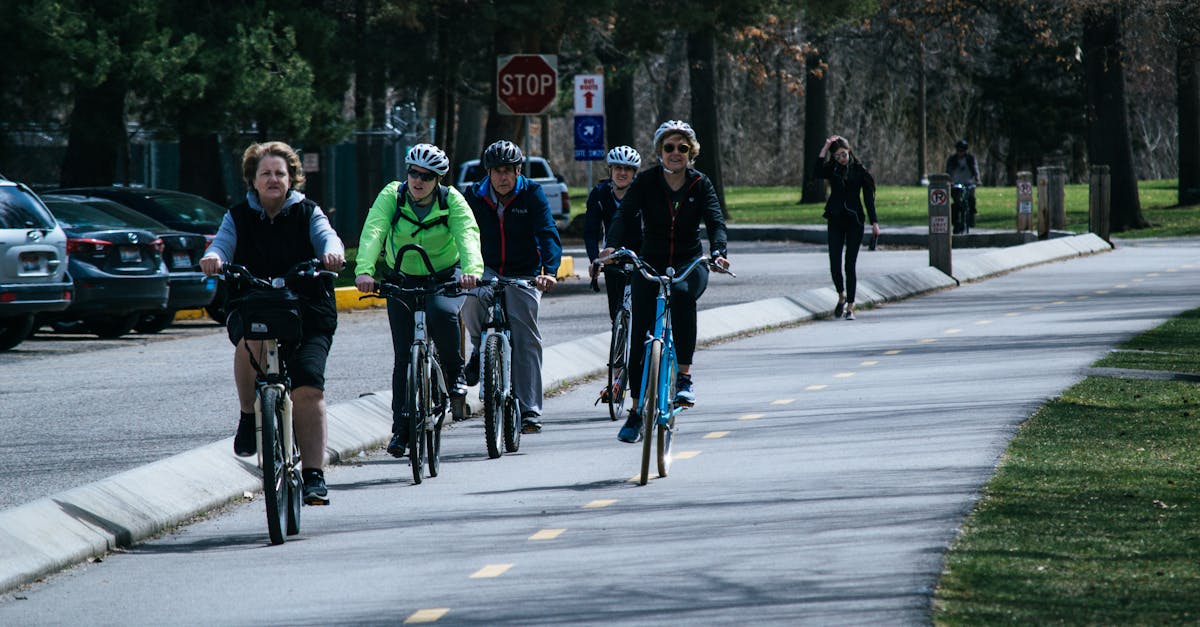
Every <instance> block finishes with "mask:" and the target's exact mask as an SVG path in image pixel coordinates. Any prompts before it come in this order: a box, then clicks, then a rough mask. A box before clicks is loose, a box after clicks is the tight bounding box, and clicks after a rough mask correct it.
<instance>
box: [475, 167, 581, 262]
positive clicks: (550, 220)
mask: <svg viewBox="0 0 1200 627" xmlns="http://www.w3.org/2000/svg"><path fill="white" fill-rule="evenodd" d="M490 186H491V183H490V181H489V179H488V178H486V177H485V178H484V179H483V180H482V181H480V182H478V183H476V184H475V185H473V186H471V188H470V189H468V190H467V193H466V194H465V195H466V197H467V204H469V205H471V211H473V212H474V213H475V222H477V223H478V224H479V243H480V248H481V249H482V251H483V265H485V266H487V267H488V268H491V269H492V270H494V271H495V272H496V273H498V274H500V275H501V276H536V275H539V274H548V275H550V276H555V275H557V274H558V265H559V263H560V262H561V260H562V242H561V241H559V239H558V227H556V226H555V225H554V217H553V216H552V215H551V214H550V203H549V202H548V201H547V200H546V194H545V193H544V192H542V186H541V185H538V184H537V183H535V182H533V181H531V180H529V179H527V178H525V177H524V176H518V177H517V184H516V187H515V188H514V189H513V196H512V198H510V199H509V200H508V203H507V204H505V206H504V212H503V217H501V214H500V211H499V207H498V206H497V205H496V203H495V202H493V201H492V197H491V189H490Z"/></svg>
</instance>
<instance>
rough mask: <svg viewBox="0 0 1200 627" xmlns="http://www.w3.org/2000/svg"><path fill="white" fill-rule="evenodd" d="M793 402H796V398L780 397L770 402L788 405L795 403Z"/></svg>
mask: <svg viewBox="0 0 1200 627" xmlns="http://www.w3.org/2000/svg"><path fill="white" fill-rule="evenodd" d="M795 402H796V399H794V398H781V399H779V400H774V401H771V404H772V405H789V404H791V403H795Z"/></svg>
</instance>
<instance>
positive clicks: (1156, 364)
mask: <svg viewBox="0 0 1200 627" xmlns="http://www.w3.org/2000/svg"><path fill="white" fill-rule="evenodd" d="M1181 345H1186V346H1191V347H1192V348H1186V349H1184V348H1181ZM1197 346H1200V311H1192V312H1188V313H1187V314H1184V315H1183V316H1180V317H1178V318H1176V319H1174V320H1172V321H1170V322H1168V323H1167V324H1165V325H1163V326H1162V327H1159V328H1157V329H1154V330H1152V331H1149V332H1147V333H1144V334H1142V335H1140V336H1138V337H1136V338H1134V339H1133V340H1131V341H1129V342H1128V343H1126V344H1125V345H1123V346H1122V349H1123V350H1122V351H1121V352H1117V353H1114V354H1113V355H1112V356H1110V357H1108V358H1106V359H1104V360H1102V361H1101V362H1099V364H1098V365H1107V366H1117V367H1135V368H1147V369H1158V370H1176V371H1185V372H1200V349H1197V348H1195V347H1197ZM1126 351H1129V352H1126ZM1197 403H1200V389H1198V388H1197V386H1196V385H1195V384H1193V383H1182V382H1164V381H1146V380H1128V379H1112V378H1098V377H1089V378H1087V379H1085V380H1084V381H1082V382H1081V383H1079V384H1078V385H1076V386H1074V387H1072V388H1071V389H1070V390H1068V391H1067V392H1066V393H1064V394H1063V395H1062V397H1061V398H1059V399H1057V400H1055V401H1053V402H1051V403H1049V404H1047V405H1046V406H1045V407H1043V408H1042V409H1041V410H1040V411H1039V412H1038V413H1037V414H1036V415H1034V416H1033V417H1032V418H1030V419H1029V421H1027V422H1026V423H1025V424H1024V425H1023V426H1022V427H1021V429H1020V430H1019V432H1018V433H1017V435H1016V437H1015V438H1014V439H1013V441H1012V443H1011V444H1010V445H1009V448H1008V451H1007V452H1006V454H1005V456H1004V459H1003V460H1002V463H1001V465H1000V467H999V469H998V470H997V473H996V475H995V477H994V478H993V479H992V480H991V481H990V482H989V483H988V484H987V486H986V487H985V488H984V492H983V495H982V498H981V500H980V502H979V503H978V504H977V505H976V507H975V510H974V511H973V512H972V514H971V515H970V516H969V518H968V519H967V521H966V523H965V525H964V528H963V531H962V534H961V535H960V536H959V537H958V539H957V540H956V541H955V542H954V545H953V546H952V548H951V550H950V552H949V553H948V555H947V558H946V565H945V570H944V572H943V575H942V578H941V581H940V582H939V585H938V589H937V591H936V593H935V604H934V605H935V613H934V622H935V624H939V625H964V624H970V625H974V624H1000V623H1003V624H1029V625H1044V624H1139V625H1141V624H1161V623H1167V624H1180V623H1197V622H1200V602H1197V599H1200V496H1198V495H1200V447H1197V446H1196V442H1197V441H1198V440H1200V420H1198V418H1200V410H1198V405H1197Z"/></svg>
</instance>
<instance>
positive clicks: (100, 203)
mask: <svg viewBox="0 0 1200 627" xmlns="http://www.w3.org/2000/svg"><path fill="white" fill-rule="evenodd" d="M42 200H43V201H45V202H46V204H47V205H48V206H49V207H50V210H51V211H52V212H56V211H57V210H56V209H55V207H56V206H61V205H64V204H68V203H76V204H83V205H87V206H88V207H90V208H92V209H98V210H100V211H103V212H104V213H107V214H109V215H111V216H113V218H115V219H116V220H118V221H119V223H120V224H122V225H125V226H128V227H131V228H139V229H144V230H146V231H150V232H151V233H154V234H155V235H157V236H158V238H159V239H161V240H162V242H163V253H162V256H163V262H164V263H166V265H167V270H168V271H169V272H170V280H169V284H170V286H171V290H170V296H169V297H168V299H167V309H166V311H162V312H156V313H149V314H145V315H143V316H142V317H141V319H140V320H138V322H137V324H135V325H134V327H133V328H134V330H136V331H138V332H139V333H158V332H159V331H161V330H163V329H165V328H167V327H168V326H170V325H171V323H172V322H173V321H174V320H175V312H177V311H179V310H181V309H198V308H200V307H205V306H207V305H208V304H209V303H210V302H212V299H213V294H215V293H216V288H215V287H214V286H213V284H212V282H209V281H205V277H204V273H203V272H201V271H200V257H201V256H203V255H204V249H205V248H207V244H208V243H207V241H206V240H205V238H204V236H203V235H198V234H196V233H184V232H181V231H176V230H173V229H170V228H167V227H166V226H165V225H163V224H162V223H160V222H158V221H156V220H154V219H153V218H150V217H149V216H146V215H144V214H141V213H138V212H137V211H134V210H132V209H130V208H129V207H126V206H125V205H122V204H119V203H117V202H114V201H112V200H108V199H106V198H100V197H98V196H86V195H83V194H57V193H56V194H43V195H42ZM63 211H67V212H69V211H70V209H69V208H68V209H64V210H63Z"/></svg>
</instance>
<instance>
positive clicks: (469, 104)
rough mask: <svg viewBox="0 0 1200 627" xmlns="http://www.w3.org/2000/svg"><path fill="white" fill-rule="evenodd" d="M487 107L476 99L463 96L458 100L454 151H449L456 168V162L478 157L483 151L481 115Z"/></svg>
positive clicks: (456, 177) (455, 171) (456, 173)
mask: <svg viewBox="0 0 1200 627" xmlns="http://www.w3.org/2000/svg"><path fill="white" fill-rule="evenodd" d="M486 113H487V108H486V107H484V106H483V104H482V103H480V102H479V101H478V100H474V99H471V98H463V99H462V100H460V101H459V111H458V130H457V132H456V133H455V138H454V152H453V153H450V161H451V162H452V163H453V164H454V167H455V168H457V167H458V164H460V163H462V162H464V161H467V160H469V159H478V158H479V157H480V155H481V154H482V153H483V147H484V144H483V126H484V122H483V116H484V115H486ZM454 176H455V178H454V180H458V170H457V169H456V170H454Z"/></svg>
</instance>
